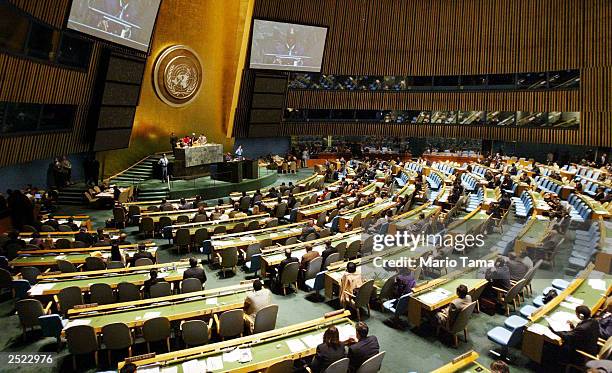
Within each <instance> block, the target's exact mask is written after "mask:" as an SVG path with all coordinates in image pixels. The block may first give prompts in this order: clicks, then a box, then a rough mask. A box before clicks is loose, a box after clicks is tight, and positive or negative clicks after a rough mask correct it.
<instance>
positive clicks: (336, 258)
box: [323, 253, 341, 269]
mask: <svg viewBox="0 0 612 373" xmlns="http://www.w3.org/2000/svg"><path fill="white" fill-rule="evenodd" d="M340 260H341V259H340V254H338V253H333V254H329V256H328V257H327V258H326V259H325V263H323V269H327V268H328V267H329V265H330V264H332V263H336V262H339V261H340Z"/></svg>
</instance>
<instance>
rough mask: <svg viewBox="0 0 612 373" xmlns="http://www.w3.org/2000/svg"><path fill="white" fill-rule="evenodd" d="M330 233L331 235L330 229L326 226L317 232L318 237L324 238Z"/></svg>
mask: <svg viewBox="0 0 612 373" xmlns="http://www.w3.org/2000/svg"><path fill="white" fill-rule="evenodd" d="M330 235H331V231H330V230H329V229H328V228H323V229H321V231H320V232H319V237H320V238H326V237H329V236H330Z"/></svg>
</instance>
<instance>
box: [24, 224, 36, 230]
mask: <svg viewBox="0 0 612 373" xmlns="http://www.w3.org/2000/svg"><path fill="white" fill-rule="evenodd" d="M21 231H22V232H38V230H37V229H36V228H34V227H33V226H31V225H27V224H24V226H23V227H21Z"/></svg>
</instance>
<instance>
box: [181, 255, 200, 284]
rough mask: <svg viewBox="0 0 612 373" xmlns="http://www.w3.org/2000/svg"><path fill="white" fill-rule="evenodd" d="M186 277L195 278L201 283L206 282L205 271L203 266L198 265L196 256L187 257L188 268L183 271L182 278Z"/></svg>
mask: <svg viewBox="0 0 612 373" xmlns="http://www.w3.org/2000/svg"><path fill="white" fill-rule="evenodd" d="M187 278H197V279H198V280H200V282H201V283H202V284H204V283H206V272H204V268H202V267H200V266H198V260H197V259H196V258H193V257H191V258H189V268H188V269H186V270H185V272H183V279H187Z"/></svg>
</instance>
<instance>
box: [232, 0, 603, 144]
mask: <svg viewBox="0 0 612 373" xmlns="http://www.w3.org/2000/svg"><path fill="white" fill-rule="evenodd" d="M278 3H279V1H278V0H256V2H255V8H254V17H260V18H269V19H276V20H282V21H287V22H296V23H309V24H317V25H324V26H328V27H329V32H328V39H327V44H326V50H325V55H324V58H323V67H322V72H323V73H326V74H337V75H344V74H346V75H350V74H355V75H426V76H429V75H468V74H486V73H515V72H539V71H554V70H564V69H580V72H581V87H580V89H579V90H577V91H554V92H477V93H476V92H470V93H445V92H429V93H378V92H325V91H310V92H306V91H289V93H288V95H287V106H288V107H295V108H353V109H380V110H385V109H387V110H388V109H413V110H419V109H423V110H495V109H497V110H527V111H565V110H567V111H580V112H581V113H582V114H581V125H580V128H579V130H577V131H564V130H552V129H518V128H517V129H512V128H490V129H487V128H479V127H471V128H470V127H467V128H466V127H463V128H461V127H453V128H451V127H439V126H433V125H431V126H428V125H425V126H411V125H391V124H372V123H368V124H365V123H362V124H355V123H322V124H316V123H303V124H293V123H291V124H289V123H287V124H283V125H282V126H281V127H283V129H282V133H283V134H285V135H330V134H336V135H340V134H342V135H350V134H379V135H394V136H418V137H422V136H456V137H471V138H491V139H500V140H507V141H529V142H555V143H567V144H582V145H600V146H612V102H611V94H610V93H611V92H612V83H611V78H612V1H610V0H572V1H567V0H538V1H534V0H462V1H452V0H376V1H372V0H283V1H282V6H279V5H278ZM249 79H252V77H251V76H250V75H249V74H245V76H244V77H243V86H242V88H241V94H240V99H239V104H238V108H239V110H238V111H237V112H236V120H235V122H234V129H233V133H234V134H238V135H244V134H246V133H248V118H249V115H248V103H249V102H250V95H251V93H250V92H249V84H248V83H249Z"/></svg>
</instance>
